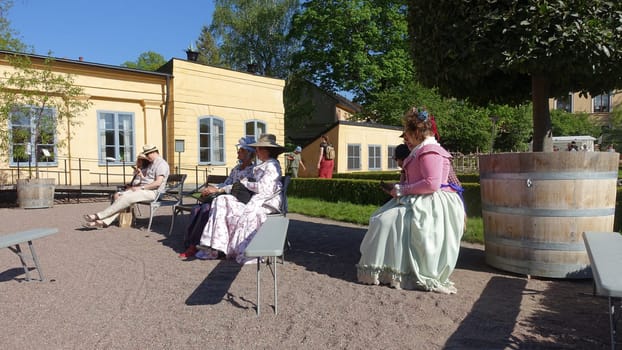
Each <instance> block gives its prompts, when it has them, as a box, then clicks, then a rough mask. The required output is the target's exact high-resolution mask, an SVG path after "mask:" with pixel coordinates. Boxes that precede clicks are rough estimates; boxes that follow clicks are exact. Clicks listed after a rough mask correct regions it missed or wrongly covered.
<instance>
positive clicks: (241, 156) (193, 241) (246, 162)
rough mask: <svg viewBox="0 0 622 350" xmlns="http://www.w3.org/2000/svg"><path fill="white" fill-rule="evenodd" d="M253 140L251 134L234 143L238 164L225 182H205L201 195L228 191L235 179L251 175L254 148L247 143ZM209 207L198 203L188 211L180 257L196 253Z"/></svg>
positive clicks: (208, 204) (189, 256)
mask: <svg viewBox="0 0 622 350" xmlns="http://www.w3.org/2000/svg"><path fill="white" fill-rule="evenodd" d="M254 142H255V138H254V137H253V136H246V137H242V138H241V139H240V140H239V141H238V144H237V145H235V146H236V148H237V154H238V165H236V166H235V167H234V168H233V169H231V172H230V173H229V176H228V177H227V179H225V182H223V183H221V184H218V185H215V186H212V185H209V184H207V183H206V184H205V186H204V187H203V189H202V190H201V195H202V196H209V195H211V194H214V193H230V192H231V187H232V185H233V184H234V183H235V182H236V181H239V180H241V179H243V178H247V177H252V176H253V166H254V165H255V163H254V160H255V149H254V148H253V147H251V146H249V145H250V144H251V143H254ZM211 207H212V204H211V202H210V203H202V204H198V205H195V206H194V208H192V211H191V212H190V224H189V225H188V230H187V232H186V238H185V239H184V244H185V246H186V251H185V252H183V253H181V254H179V257H180V258H182V259H187V258H192V257H194V256H195V255H196V253H197V247H196V246H197V244H199V241H200V239H201V234H202V233H203V228H204V227H205V224H207V220H208V219H209V211H210V209H211Z"/></svg>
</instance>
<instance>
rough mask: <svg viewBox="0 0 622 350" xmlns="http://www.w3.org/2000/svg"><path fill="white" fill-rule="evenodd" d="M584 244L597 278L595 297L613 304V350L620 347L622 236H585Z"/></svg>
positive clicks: (611, 331)
mask: <svg viewBox="0 0 622 350" xmlns="http://www.w3.org/2000/svg"><path fill="white" fill-rule="evenodd" d="M583 240H584V242H585V248H586V250H587V254H588V256H589V259H590V264H591V267H592V275H593V277H594V294H596V295H600V296H605V297H607V298H608V300H609V327H610V333H611V348H612V349H615V347H616V330H617V324H618V321H619V319H620V315H619V314H618V313H616V308H618V310H619V311H622V305H621V303H620V301H621V298H622V270H621V268H622V236H621V235H620V234H619V233H617V232H584V233H583Z"/></svg>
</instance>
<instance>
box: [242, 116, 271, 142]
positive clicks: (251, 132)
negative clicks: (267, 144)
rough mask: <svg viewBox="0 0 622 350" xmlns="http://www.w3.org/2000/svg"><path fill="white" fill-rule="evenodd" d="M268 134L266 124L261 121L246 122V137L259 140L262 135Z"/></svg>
mask: <svg viewBox="0 0 622 350" xmlns="http://www.w3.org/2000/svg"><path fill="white" fill-rule="evenodd" d="M265 133H266V123H264V122H262V121H259V120H251V121H248V122H246V136H247V137H249V136H250V137H254V138H255V140H259V136H260V135H261V134H265Z"/></svg>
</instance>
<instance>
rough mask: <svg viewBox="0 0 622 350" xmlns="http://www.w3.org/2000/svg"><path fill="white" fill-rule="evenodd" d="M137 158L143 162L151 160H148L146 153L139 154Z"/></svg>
mask: <svg viewBox="0 0 622 350" xmlns="http://www.w3.org/2000/svg"><path fill="white" fill-rule="evenodd" d="M136 158H137V159H142V160H149V158H147V156H146V155H145V154H144V153H142V152H140V153H138V157H136Z"/></svg>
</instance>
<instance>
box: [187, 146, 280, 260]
mask: <svg viewBox="0 0 622 350" xmlns="http://www.w3.org/2000/svg"><path fill="white" fill-rule="evenodd" d="M249 146H251V147H253V148H254V149H255V153H256V156H257V160H258V161H257V165H255V166H254V167H253V175H252V178H250V177H249V178H244V179H242V180H240V182H241V184H242V185H243V186H244V187H246V188H247V189H248V190H250V191H251V192H252V193H253V196H252V197H251V199H250V201H249V202H248V203H247V204H244V203H243V202H240V201H239V200H238V199H237V198H236V197H234V196H233V195H229V194H228V195H222V196H218V197H217V198H216V199H214V201H213V202H212V209H211V210H210V213H209V216H210V217H209V220H208V221H207V225H205V229H204V230H203V235H202V236H201V243H200V244H199V246H198V248H199V249H201V251H200V252H198V253H197V255H196V257H197V258H200V259H218V257H219V256H222V255H226V256H227V257H228V258H235V259H236V260H237V262H238V263H240V264H243V263H247V262H253V261H256V260H255V259H247V258H246V257H245V256H244V251H245V250H246V246H248V243H250V241H251V240H252V238H253V237H254V236H255V233H256V232H257V229H258V228H259V226H261V224H263V223H264V222H265V221H266V219H267V214H270V213H273V212H277V211H278V210H279V208H280V207H281V196H280V195H279V194H280V192H281V188H282V183H281V165H280V164H279V161H278V160H276V157H278V155H279V154H281V153H283V151H284V148H283V146H281V145H279V144H277V143H276V136H274V135H272V134H263V135H261V136H260V137H259V140H258V141H257V142H255V143H252V144H250V145H249Z"/></svg>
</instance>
